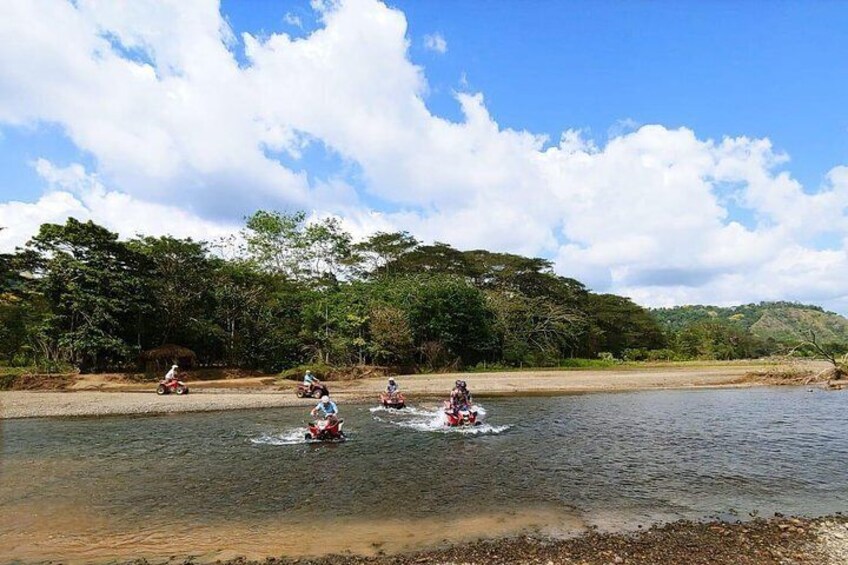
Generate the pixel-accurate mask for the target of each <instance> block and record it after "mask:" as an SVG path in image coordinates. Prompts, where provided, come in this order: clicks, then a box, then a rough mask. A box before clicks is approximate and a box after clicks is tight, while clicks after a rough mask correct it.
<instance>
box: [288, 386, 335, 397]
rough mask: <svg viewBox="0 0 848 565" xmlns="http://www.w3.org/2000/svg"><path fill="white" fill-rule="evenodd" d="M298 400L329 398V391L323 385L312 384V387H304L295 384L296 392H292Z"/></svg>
mask: <svg viewBox="0 0 848 565" xmlns="http://www.w3.org/2000/svg"><path fill="white" fill-rule="evenodd" d="M294 393H295V394H296V395H297V397H298V398H308V397H310V396H311V397H312V398H321V397H322V396H329V395H330V391H329V390H328V389H327V387H326V386H324V385H323V384H314V385H305V384H303V383H298V384H297V390H296V391H294Z"/></svg>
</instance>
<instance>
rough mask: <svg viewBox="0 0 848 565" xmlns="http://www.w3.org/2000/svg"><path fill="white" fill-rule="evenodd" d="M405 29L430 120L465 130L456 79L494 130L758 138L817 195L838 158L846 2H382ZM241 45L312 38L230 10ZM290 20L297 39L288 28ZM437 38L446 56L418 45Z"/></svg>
mask: <svg viewBox="0 0 848 565" xmlns="http://www.w3.org/2000/svg"><path fill="white" fill-rule="evenodd" d="M389 4H390V5H391V6H396V7H398V8H399V9H401V10H402V11H403V12H404V13H405V14H406V16H407V20H408V23H409V35H410V40H411V48H410V53H411V57H412V60H413V61H414V62H415V63H417V64H419V65H422V66H423V67H425V69H426V73H427V78H428V81H429V82H430V88H431V93H430V95H429V97H428V98H427V104H428V106H429V107H430V109H431V110H432V111H433V112H435V113H436V114H438V115H441V116H445V117H448V118H451V119H459V118H460V117H461V115H460V111H459V108H458V106H457V103H456V100H454V98H453V96H452V95H451V93H452V92H453V91H454V90H455V89H457V88H460V87H461V85H460V80H461V77H463V76H465V77H466V79H467V81H468V85H469V86H470V87H471V88H472V89H474V90H479V91H481V92H483V93H485V96H486V104H487V106H488V108H489V110H490V112H491V113H492V114H493V115H494V116H496V117H497V119H498V122H499V123H500V124H501V125H502V126H506V127H512V128H518V129H529V130H530V131H533V132H538V133H547V134H548V135H550V136H551V137H552V138H553V139H554V140H556V138H557V137H558V135H559V133H560V132H561V131H562V130H563V129H567V128H569V127H572V128H573V127H576V128H585V129H586V130H587V132H588V133H589V134H590V135H591V136H592V137H595V138H599V139H601V140H605V139H606V137H607V135H608V131H609V130H610V128H615V126H616V124H617V123H618V122H620V121H624V120H633V121H634V122H635V123H637V124H648V123H661V124H664V125H666V126H669V127H676V126H687V127H690V128H692V129H694V130H695V131H696V132H697V133H698V135H699V136H702V137H711V138H721V137H722V136H725V135H729V136H737V135H746V136H752V137H768V138H770V139H771V140H772V141H773V142H774V144H775V146H776V148H777V149H778V150H781V151H785V152H787V153H789V154H790V155H791V157H792V171H793V174H794V176H796V177H797V178H798V179H799V180H801V181H802V182H803V183H804V184H805V185H806V186H811V187H817V186H818V185H819V184H820V183H821V181H822V175H823V174H824V173H825V172H826V171H828V170H829V169H830V168H831V167H833V166H835V165H838V164H840V163H844V162H845V159H846V156H848V103H846V97H845V92H846V91H848V63H846V61H848V40H846V30H848V7H846V5H845V4H844V3H842V2H769V3H766V2H761V1H760V2H745V1H740V2H731V1H718V2H605V1H598V2H585V1H580V2H561V1H533V2H523V1H522V2H518V1H513V2H510V1H500V2H482V1H479V0H477V1H470V0H460V1H457V2H450V3H444V2H432V1H431V2H426V1H402V2H390V3H389ZM222 6H223V11H224V12H225V13H226V14H227V18H228V21H229V22H230V23H231V24H232V26H233V28H234V30H235V31H237V32H242V31H247V32H250V33H261V32H262V31H265V32H278V31H286V32H288V33H291V34H294V35H304V34H305V33H306V32H308V31H311V30H312V29H314V28H315V27H316V22H315V18H314V15H313V14H312V10H311V9H310V8H309V6H308V3H307V2H304V1H281V2H272V1H255V2H249V1H227V0H225V1H224V2H223V4H222ZM286 14H292V15H295V16H298V17H299V18H300V19H301V21H302V23H303V24H304V29H303V30H301V29H298V28H297V27H296V26H294V25H291V24H288V23H286V22H285V16H286ZM434 31H438V32H440V33H441V34H442V35H443V36H444V37H445V38H446V39H447V41H448V44H449V49H448V52H447V53H446V54H445V55H439V54H436V53H432V52H429V51H428V50H426V49H425V48H424V46H423V42H422V38H423V36H424V35H426V34H430V33H433V32H434Z"/></svg>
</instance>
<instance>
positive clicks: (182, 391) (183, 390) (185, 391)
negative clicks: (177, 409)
mask: <svg viewBox="0 0 848 565" xmlns="http://www.w3.org/2000/svg"><path fill="white" fill-rule="evenodd" d="M176 393H177V394H188V387H187V386H178V387H177V390H176Z"/></svg>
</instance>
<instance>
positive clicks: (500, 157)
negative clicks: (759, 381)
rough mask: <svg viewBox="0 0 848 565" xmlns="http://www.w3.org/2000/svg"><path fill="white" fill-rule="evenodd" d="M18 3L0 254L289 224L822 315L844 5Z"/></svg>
mask: <svg viewBox="0 0 848 565" xmlns="http://www.w3.org/2000/svg"><path fill="white" fill-rule="evenodd" d="M39 1H40V2H43V3H41V4H40V3H28V2H25V1H20V2H18V1H11V2H9V3H6V4H4V5H2V6H0V22H3V21H5V22H6V24H3V23H0V68H3V70H2V71H0V222H5V223H6V224H9V225H11V226H12V228H13V229H10V230H5V231H4V232H0V237H2V238H6V239H4V240H0V247H5V248H9V247H12V246H14V245H17V244H19V243H20V242H21V241H24V240H25V238H26V237H25V236H26V232H27V230H29V231H32V230H33V229H35V226H36V225H37V223H38V222H41V221H48V220H49V221H60V220H61V218H62V217H63V216H67V215H77V216H79V215H82V216H86V217H91V218H93V219H95V220H97V221H100V222H102V223H105V224H106V225H109V226H110V227H113V229H117V230H119V231H121V232H122V234H125V232H127V231H132V230H135V231H148V232H153V233H160V232H174V233H177V234H178V235H193V236H196V237H205V238H212V237H215V236H219V235H221V234H223V233H227V232H231V231H233V230H234V229H238V225H239V223H240V221H241V218H242V216H243V215H244V214H245V213H249V212H250V211H251V210H253V209H255V208H257V207H267V208H289V209H291V208H303V209H306V210H308V211H310V212H311V213H312V214H315V215H323V214H335V215H337V216H339V217H340V218H342V219H343V220H344V221H345V223H346V225H347V226H348V227H349V229H351V230H352V231H353V232H354V233H355V234H357V235H362V234H364V233H367V232H369V231H374V230H376V229H408V230H410V231H412V232H414V233H415V234H416V235H418V236H419V237H421V238H422V239H425V240H433V239H439V240H443V241H448V242H451V243H453V244H455V245H457V246H459V247H462V248H471V247H491V248H496V249H501V250H508V251H514V252H519V253H525V254H532V255H541V256H545V257H548V258H551V259H552V260H554V261H555V263H556V265H557V270H558V272H562V273H563V274H567V275H570V276H577V277H578V278H581V279H582V280H584V281H586V282H587V283H588V284H589V285H590V286H591V287H592V288H595V289H597V290H611V291H616V292H622V293H625V294H628V295H630V296H633V297H634V298H636V299H637V300H639V301H641V302H643V303H646V304H662V305H666V304H674V303H685V302H693V301H701V302H717V303H737V302H744V301H750V300H758V299H797V300H805V301H813V302H817V303H822V304H825V305H828V306H830V307H833V308H835V309H841V310H846V309H848V283H845V282H842V281H844V280H846V278H848V276H843V275H848V251H846V245H845V242H846V241H848V217H846V213H845V208H846V206H848V173H846V171H848V169H845V168H844V166H845V165H848V105H846V103H845V95H844V92H846V87H848V64H846V63H845V61H848V39H846V34H845V33H844V30H846V29H848V5H846V4H845V3H840V2H768V3H767V2H729V1H728V2H674V3H672V2H626V3H625V2H602V1H599V2H553V1H534V2H517V1H516V2H509V1H499V2H483V1H466V0H462V1H456V2H450V3H447V2H434V1H430V2H423V1H417V2H413V1H406V0H404V1H397V2H389V3H388V5H384V4H381V3H380V2H376V1H374V0H347V1H345V2H342V3H338V4H337V3H334V2H326V3H324V4H323V5H322V4H320V3H319V4H317V5H312V4H310V2H308V1H304V0H291V1H279V2H276V1H274V2H272V1H258V0H257V1H252V2H251V1H246V0H239V1H234V0H224V1H223V2H222V3H221V4H220V5H219V4H218V3H217V2H215V1H214V0H196V1H194V2H183V3H178V4H177V5H175V6H165V5H162V4H159V3H157V2H156V0H139V2H138V3H135V4H133V6H132V9H131V10H123V11H122V10H117V9H115V7H114V5H110V4H108V3H106V4H94V3H89V2H87V1H86V0H80V1H79V2H76V3H73V4H71V3H69V2H67V0H39ZM227 28H228V29H229V31H231V32H232V34H229V33H222V32H221V30H222V29H227ZM243 34H248V37H247V38H245V36H244V35H243ZM283 34H285V35H287V36H288V38H286V37H283ZM428 38H430V39H431V40H430V43H428ZM432 38H438V42H441V48H440V49H434V48H433V45H434V44H435V43H434V41H435V40H433V39H432ZM198 46H203V48H202V49H200V48H198ZM569 132H570V133H569ZM540 136H545V137H546V140H545V141H543V140H542V139H541V137H540ZM563 136H565V138H566V141H565V142H562V141H561V140H562V139H563ZM125 208H129V209H130V210H131V212H130V213H127V211H126V210H125ZM127 216H130V217H131V218H132V220H131V221H127V220H126V219H125V218H127ZM169 216H170V217H172V218H173V217H178V218H179V219H180V221H179V222H178V224H179V225H178V226H174V225H173V222H169V221H168V220H167V219H166V218H168V217H169ZM481 218H484V219H482V220H481ZM125 235H126V234H125ZM130 235H131V234H130ZM657 273H662V274H663V275H662V276H659V277H658V276H656V275H657Z"/></svg>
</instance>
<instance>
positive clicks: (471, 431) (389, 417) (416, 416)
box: [370, 406, 511, 435]
mask: <svg viewBox="0 0 848 565" xmlns="http://www.w3.org/2000/svg"><path fill="white" fill-rule="evenodd" d="M475 408H476V410H477V418H478V422H480V420H481V419H482V418H483V417H484V416H485V415H486V410H485V408H483V407H482V406H475ZM370 411H371V414H372V415H373V416H372V417H373V418H374V420H376V421H378V422H385V423H388V424H392V425H394V426H398V427H401V428H407V429H412V430H416V431H419V432H433V433H442V434H465V435H482V434H500V433H503V432H505V431H507V430H508V429H509V428H510V427H511V426H508V425H503V426H493V425H491V424H485V423H479V424H478V425H476V426H455V427H451V426H448V425H447V419H446V418H445V413H444V410H442V409H441V408H435V409H431V410H427V409H424V408H419V407H413V406H408V407H407V408H405V409H404V410H393V409H386V408H383V407H382V406H380V407H377V408H371V409H370ZM378 414H382V415H378Z"/></svg>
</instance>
